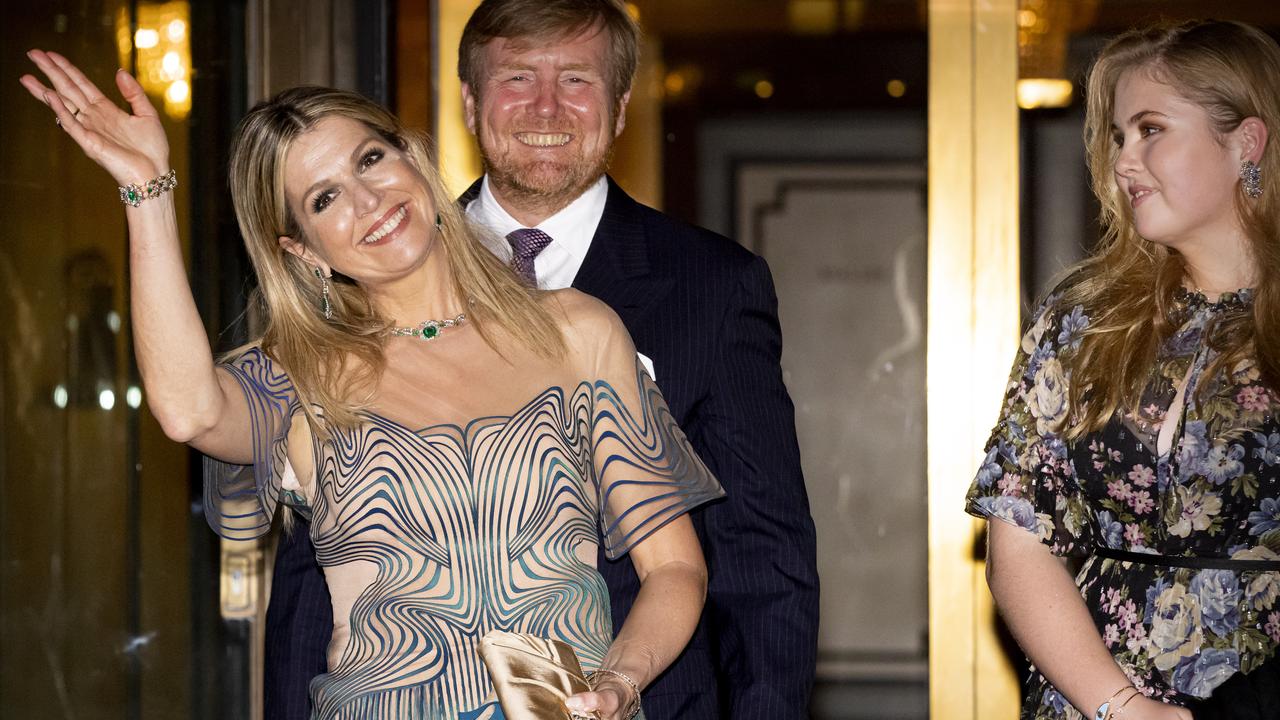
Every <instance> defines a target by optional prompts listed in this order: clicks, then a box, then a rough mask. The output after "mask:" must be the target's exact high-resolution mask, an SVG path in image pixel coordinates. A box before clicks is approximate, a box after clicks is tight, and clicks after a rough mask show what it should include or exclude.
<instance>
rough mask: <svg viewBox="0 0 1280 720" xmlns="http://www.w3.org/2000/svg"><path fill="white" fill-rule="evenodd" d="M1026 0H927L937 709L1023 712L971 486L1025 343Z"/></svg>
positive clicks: (933, 697) (932, 619)
mask: <svg viewBox="0 0 1280 720" xmlns="http://www.w3.org/2000/svg"><path fill="white" fill-rule="evenodd" d="M1017 10H1018V3H1017V0H929V290H928V292H929V331H928V333H929V334H928V348H929V351H928V369H927V373H928V375H927V378H928V379H927V384H928V400H927V403H928V404H927V407H928V423H929V428H928V474H929V629H930V631H929V637H930V640H929V707H930V716H931V717H932V718H933V719H934V720H976V719H979V718H980V719H982V720H986V719H987V718H1013V717H1016V713H1017V704H1018V694H1019V693H1018V686H1017V679H1016V677H1015V674H1014V672H1013V669H1012V667H1011V666H1010V662H1009V659H1008V657H1007V655H1006V653H1005V651H1004V649H1003V647H1002V646H1001V642H1000V639H999V636H998V634H997V631H996V622H995V612H994V608H993V605H992V602H991V595H990V593H989V592H988V591H987V586H986V581H985V578H984V573H983V563H982V559H981V553H980V551H979V550H980V548H981V547H982V545H981V539H982V537H983V535H982V531H983V523H982V522H981V521H978V520H975V519H973V518H971V517H969V516H967V515H965V514H964V512H963V503H964V495H965V491H966V489H967V488H968V485H969V481H970V478H972V477H973V473H974V471H975V469H976V468H977V464H978V460H979V459H980V458H981V453H980V450H981V447H982V444H983V442H984V440H985V439H986V436H987V433H988V431H989V430H990V428H991V426H992V425H993V424H994V422H995V419H996V412H997V410H998V407H999V402H1000V398H1001V397H1002V395H1003V390H1004V384H1005V379H1006V377H1007V374H1008V372H1007V371H1008V366H1009V362H1010V361H1011V358H1012V357H1013V353H1014V351H1015V349H1016V347H1017V341H1018V323H1019V317H1018V302H1019V301H1018V298H1019V292H1018V283H1019V279H1018V111H1017V104H1016V102H1015V89H1016V85H1017V74H1018V73H1017V70H1018V49H1017V32H1016V30H1017V28H1016V24H1015V23H1016V14H1017Z"/></svg>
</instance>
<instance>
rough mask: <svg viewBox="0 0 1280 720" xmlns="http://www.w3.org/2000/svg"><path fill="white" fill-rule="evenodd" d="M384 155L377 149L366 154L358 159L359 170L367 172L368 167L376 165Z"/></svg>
mask: <svg viewBox="0 0 1280 720" xmlns="http://www.w3.org/2000/svg"><path fill="white" fill-rule="evenodd" d="M385 154H386V153H384V152H382V150H379V149H374V150H370V151H368V152H366V153H365V154H364V155H363V156H361V158H360V169H361V170H368V169H369V168H370V167H373V166H374V165H377V164H378V161H379V160H381V159H382V158H383V156H384V155H385Z"/></svg>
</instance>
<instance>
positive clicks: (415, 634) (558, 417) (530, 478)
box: [206, 306, 723, 720]
mask: <svg viewBox="0 0 1280 720" xmlns="http://www.w3.org/2000/svg"><path fill="white" fill-rule="evenodd" d="M601 307H603V306H601ZM592 312H593V313H595V314H596V315H600V314H602V313H607V311H601V310H600V309H599V308H596V309H593V310H592ZM585 326H586V328H587V329H589V330H595V331H599V330H600V329H601V328H603V330H604V332H603V333H597V334H602V335H603V336H604V337H603V339H602V340H600V341H593V340H591V339H590V337H589V336H590V335H591V334H592V333H587V332H585V331H584V333H581V334H582V335H583V337H586V338H587V339H586V340H580V341H575V339H574V338H575V336H574V334H573V333H569V334H568V335H569V337H570V357H569V359H568V361H567V362H566V365H567V366H568V367H567V369H566V368H560V369H556V368H553V367H550V366H548V367H547V368H546V371H545V372H543V370H542V366H539V365H538V364H537V363H536V362H531V364H532V365H533V366H534V368H533V371H532V373H531V374H532V375H538V374H543V375H550V376H556V375H559V377H557V378H555V379H557V380H563V378H565V377H571V376H573V375H577V376H578V377H577V379H576V382H568V381H561V382H555V383H554V384H550V385H547V386H544V388H543V389H542V390H541V391H538V392H534V393H529V394H527V395H525V396H524V397H526V398H527V401H525V402H523V404H520V405H519V407H518V409H516V410H515V411H514V412H505V413H503V414H492V415H482V416H480V415H478V416H475V417H472V418H470V419H469V420H467V421H466V422H441V423H432V424H428V425H422V426H418V425H417V424H416V423H414V424H412V425H409V424H404V423H403V422H401V421H397V420H393V419H391V418H390V417H387V416H385V415H383V414H380V413H379V412H374V411H366V412H364V413H362V419H363V422H361V423H360V424H359V426H358V427H355V428H349V429H341V428H331V429H330V432H331V436H330V437H329V438H328V439H326V440H319V439H316V438H315V437H314V436H312V435H311V434H310V433H307V434H305V437H307V438H308V439H309V441H310V442H309V445H310V447H309V448H303V449H301V451H299V449H298V448H292V449H291V448H289V447H288V444H289V439H290V438H291V437H293V435H291V433H290V429H291V427H292V423H291V420H293V419H297V418H299V416H300V413H301V408H300V405H299V402H298V398H297V395H296V393H295V391H294V387H293V384H292V383H291V382H290V380H289V376H288V374H287V373H286V372H285V371H284V370H283V369H282V368H281V367H280V366H279V365H278V364H277V363H275V362H273V361H272V360H271V359H270V358H269V357H268V356H267V355H266V354H265V353H263V352H262V351H261V350H259V349H252V350H250V351H248V352H246V353H244V354H243V355H241V356H240V357H239V358H237V359H236V360H235V361H234V362H231V363H229V364H227V365H225V366H223V367H224V368H225V370H226V371H227V372H229V373H231V374H232V375H233V376H234V377H235V378H236V380H238V382H239V385H240V387H241V388H242V390H243V392H244V396H245V398H246V399H247V400H248V402H249V405H250V407H251V409H252V412H251V416H252V418H253V441H254V445H255V455H254V457H255V459H254V463H253V464H252V465H251V466H236V465H230V464H226V463H221V462H218V461H216V460H209V461H208V463H207V472H206V500H207V512H208V514H209V520H210V523H211V524H212V526H213V527H214V529H215V530H217V531H218V532H219V533H220V534H222V535H223V536H224V537H228V538H239V539H244V538H252V537H257V536H259V535H261V534H262V533H264V532H266V531H267V529H268V527H269V524H270V518H271V516H272V514H273V512H274V509H275V505H276V503H277V501H280V502H284V503H286V504H287V505H289V506H291V507H293V508H294V509H295V510H296V511H298V512H300V513H302V514H303V515H305V516H308V517H309V518H310V520H311V523H310V532H311V537H312V540H313V543H314V545H315V549H316V558H317V560H318V562H319V565H320V567H321V568H322V569H323V571H324V573H325V576H326V580H327V582H328V584H329V589H330V594H331V596H332V599H333V617H334V631H333V639H332V641H331V643H330V646H329V672H327V673H326V674H323V675H321V676H319V677H317V678H315V680H313V681H312V684H311V696H312V712H313V717H315V718H325V719H330V718H333V719H337V718H353V719H354V718H361V719H362V720H364V719H371V718H386V719H388V720H390V719H392V718H395V719H397V720H403V719H408V718H424V719H425V718H432V719H435V718H462V719H463V720H470V719H473V718H475V719H479V718H493V717H501V713H500V711H499V710H498V708H497V705H496V702H495V698H494V696H493V690H492V685H491V683H490V681H489V678H488V675H487V673H486V671H485V668H484V666H483V664H482V663H481V661H480V658H479V656H478V655H477V654H476V652H475V647H476V644H477V643H478V641H479V640H480V638H481V637H482V636H483V635H484V634H485V633H487V632H489V631H490V630H494V629H499V630H507V631H515V632H528V633H533V634H535V635H539V636H543V637H551V638H557V639H560V640H563V641H565V642H568V643H569V644H571V645H572V646H573V647H574V649H575V650H576V651H577V653H578V655H579V657H580V658H581V661H582V664H583V667H584V669H588V670H589V669H591V668H595V667H598V666H599V664H600V663H601V661H602V660H603V659H604V656H605V653H606V652H607V651H608V648H609V644H610V642H611V639H612V630H613V627H612V620H611V618H610V612H609V601H608V591H607V589H606V587H605V584H604V581H603V579H602V578H601V576H600V574H599V572H598V571H597V569H596V567H595V563H596V557H597V551H598V548H599V544H600V542H601V541H602V539H603V542H604V543H605V549H606V552H607V553H608V554H609V555H610V556H611V557H616V556H618V555H620V554H622V553H625V552H627V551H628V550H629V549H630V548H631V547H633V546H634V545H635V544H636V543H638V542H640V541H642V540H643V539H644V538H645V537H647V536H648V535H649V534H651V533H652V532H653V531H655V530H657V529H658V528H660V527H662V526H663V525H664V524H666V523H667V522H668V521H670V520H672V519H673V518H675V517H678V516H679V515H681V514H683V513H685V512H687V511H688V510H689V509H691V508H692V507H694V506H696V505H698V504H700V503H703V502H705V501H707V500H711V499H713V498H716V497H719V496H720V495H722V494H723V493H722V490H721V489H720V486H719V484H718V483H717V482H716V480H715V479H714V478H713V477H712V476H711V475H710V474H709V473H708V471H707V469H706V468H705V466H703V464H702V463H701V461H700V460H699V459H698V458H697V456H696V455H695V454H694V453H693V451H692V450H691V449H690V447H689V444H688V442H687V440H686V438H685V437H684V435H683V434H682V433H681V431H680V429H679V428H678V427H677V426H676V425H675V423H674V422H673V420H672V419H671V417H670V415H669V414H668V411H667V407H666V404H665V402H664V401H663V399H662V396H661V394H660V393H659V391H658V389H657V386H656V385H655V384H654V383H653V381H652V380H651V379H650V378H649V376H648V375H647V374H646V373H645V371H644V370H643V369H641V368H640V367H639V365H638V363H637V362H636V356H635V351H634V348H633V347H631V345H630V340H629V338H627V337H626V334H625V330H622V329H621V324H620V323H619V322H618V321H617V319H616V317H614V316H612V314H611V313H608V317H606V318H605V320H604V321H603V322H601V321H600V319H599V318H598V317H597V318H594V319H593V320H592V321H591V322H587V323H585ZM458 335H459V337H458V338H449V337H447V336H446V337H443V338H442V339H441V340H439V341H437V342H439V343H440V349H441V350H442V351H444V350H445V348H444V342H445V341H448V340H454V341H455V342H457V343H458V344H459V345H458V352H463V353H466V352H472V351H474V352H475V353H476V357H477V358H479V360H477V361H476V362H479V363H481V364H483V363H485V362H491V363H495V366H494V367H495V369H499V368H501V367H503V366H502V365H501V363H502V362H503V360H501V359H500V358H499V359H495V357H491V355H492V356H496V353H486V352H485V351H484V345H483V341H482V340H480V339H479V338H478V337H474V336H475V335H476V333H475V332H474V330H473V331H471V335H472V336H473V337H470V338H462V337H461V334H458ZM406 342H421V341H416V340H412V339H406ZM468 343H471V347H470V348H468V346H467V344H468ZM584 344H585V345H586V346H587V347H586V348H585V349H583V348H582V347H581V346H582V345H584ZM592 345H594V347H591V346H592ZM432 349H433V350H434V349H435V348H432ZM449 350H450V351H452V350H453V349H449ZM415 351H416V348H409V349H408V350H406V353H411V352H415ZM504 354H506V355H510V354H511V353H507V352H505V349H504ZM414 357H416V356H414ZM425 357H427V358H430V357H431V356H429V355H428V356H425ZM396 359H397V358H396V357H389V363H394V362H395V361H396ZM468 362H470V361H468ZM459 364H460V365H461V363H459ZM506 367H507V371H508V373H514V374H515V375H520V374H521V372H522V370H524V369H525V367H526V366H524V365H521V366H512V365H509V364H508V365H507V366H506ZM393 370H394V366H392V365H390V364H389V370H388V375H391V376H392V379H393V380H394V379H395V373H394V372H393ZM525 374H526V375H528V374H530V373H525ZM499 378H500V379H499ZM494 384H495V385H497V386H499V389H498V390H496V391H495V390H494V389H493V388H489V387H485V388H480V387H476V388H475V394H476V395H480V396H484V395H489V396H491V397H493V398H494V403H493V404H500V403H501V402H502V401H503V400H506V401H508V402H510V399H511V398H510V394H511V392H515V391H514V390H511V391H507V390H504V389H502V388H507V387H512V388H514V387H521V386H522V384H521V383H514V384H513V383H511V382H509V376H501V374H498V377H495V382H494ZM527 384H528V383H527V382H526V383H524V385H527ZM450 391H451V392H453V393H463V394H465V393H467V388H463V387H453V388H450ZM432 393H434V394H436V396H437V397H443V396H446V395H448V394H449V393H448V392H441V391H440V389H439V388H438V387H436V388H433V389H432V390H431V392H430V393H424V395H427V396H428V397H429V396H431V394H432ZM517 403H519V399H518V398H516V399H515V402H514V403H510V404H512V405H514V404H517ZM481 404H484V403H483V402H482V403H481ZM436 405H444V406H449V407H454V406H457V405H468V406H474V403H468V402H456V403H450V402H449V401H448V400H447V399H445V400H441V401H440V402H439V403H427V404H424V405H419V407H421V408H423V409H422V411H421V413H420V414H421V415H431V414H433V413H432V412H431V411H430V410H429V409H427V408H428V407H432V406H436ZM298 424H299V425H301V424H302V423H301V422H299V423H298ZM299 458H310V459H311V464H312V465H313V466H314V474H312V473H297V474H295V473H294V472H293V466H294V465H299V463H300V460H299ZM286 459H288V460H289V462H286ZM290 463H292V465H291V464H290ZM299 477H314V480H311V481H300V480H299V479H298V478H299Z"/></svg>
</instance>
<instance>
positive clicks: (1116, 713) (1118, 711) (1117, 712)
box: [1111, 687, 1142, 718]
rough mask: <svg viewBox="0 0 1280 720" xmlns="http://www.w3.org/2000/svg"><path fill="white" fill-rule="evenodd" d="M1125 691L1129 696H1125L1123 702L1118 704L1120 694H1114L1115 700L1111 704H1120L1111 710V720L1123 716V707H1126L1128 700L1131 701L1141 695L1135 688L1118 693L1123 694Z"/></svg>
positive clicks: (1128, 688)
mask: <svg viewBox="0 0 1280 720" xmlns="http://www.w3.org/2000/svg"><path fill="white" fill-rule="evenodd" d="M1125 690H1127V691H1129V694H1128V695H1127V696H1125V699H1124V701H1123V702H1120V693H1116V698H1115V700H1113V701H1112V704H1114V703H1116V702H1120V704H1119V705H1116V706H1115V707H1114V708H1112V709H1111V717H1113V718H1118V717H1120V716H1121V715H1123V714H1124V706H1125V705H1128V704H1129V701H1130V700H1133V699H1134V698H1136V697H1138V696H1139V695H1141V694H1142V692H1141V691H1140V690H1138V688H1135V687H1127V688H1125V689H1124V690H1121V691H1120V692H1125Z"/></svg>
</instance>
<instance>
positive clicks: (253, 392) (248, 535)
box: [204, 348, 305, 540]
mask: <svg viewBox="0 0 1280 720" xmlns="http://www.w3.org/2000/svg"><path fill="white" fill-rule="evenodd" d="M219 367H221V368H222V369H223V370H226V371H227V372H229V373H230V374H231V376H232V377H234V378H235V379H236V381H237V382H238V383H239V384H240V389H241V391H242V392H243V393H244V398H245V401H246V402H247V403H248V406H249V422H250V423H251V425H252V427H251V431H252V438H253V463H252V464H251V465H237V464H235V463H228V462H223V461H221V460H216V459H214V458H211V457H208V456H205V459H204V513H205V518H206V519H207V520H208V522H209V526H210V527H212V528H213V530H214V532H216V533H218V534H219V535H221V536H222V537H225V538H227V539H229V540H251V539H253V538H256V537H260V536H261V535H263V534H265V533H266V532H267V530H269V529H270V527H271V518H272V517H273V516H274V515H275V511H276V504H277V503H278V502H280V500H281V495H282V493H284V495H285V500H286V501H287V502H289V504H291V505H298V504H301V501H300V497H299V496H298V495H297V494H296V493H294V492H291V491H288V490H282V484H283V483H284V481H285V476H286V473H287V472H288V470H287V468H286V463H285V448H286V443H285V438H286V437H287V436H288V433H289V423H290V418H291V417H292V415H293V411H294V410H295V409H296V408H297V404H298V401H297V394H296V393H295V392H294V388H293V383H292V382H290V380H289V376H288V375H287V374H285V372H284V371H283V370H282V369H281V368H280V366H278V365H276V364H275V363H273V362H272V361H271V359H270V358H268V357H267V356H266V354H265V353H263V352H262V350H260V349H259V348H253V349H251V350H249V351H248V352H246V353H245V354H243V355H241V356H240V357H238V358H236V359H235V360H233V361H231V362H229V363H224V364H222V365H220V366H219ZM302 509H303V510H304V511H305V508H302Z"/></svg>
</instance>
